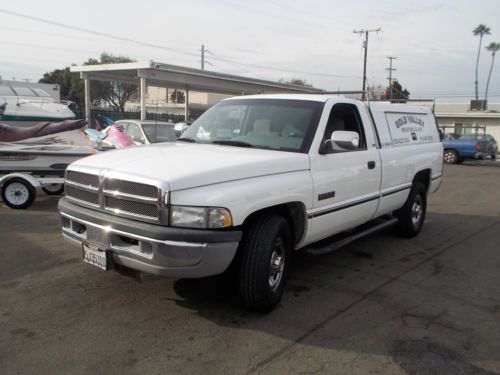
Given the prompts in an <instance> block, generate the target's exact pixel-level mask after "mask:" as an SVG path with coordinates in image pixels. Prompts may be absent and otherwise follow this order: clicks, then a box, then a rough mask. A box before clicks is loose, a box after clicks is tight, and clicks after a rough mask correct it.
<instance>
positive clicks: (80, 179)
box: [66, 171, 99, 188]
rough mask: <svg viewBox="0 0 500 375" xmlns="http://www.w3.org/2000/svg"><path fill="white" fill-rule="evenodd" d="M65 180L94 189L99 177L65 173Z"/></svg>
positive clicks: (73, 172)
mask: <svg viewBox="0 0 500 375" xmlns="http://www.w3.org/2000/svg"><path fill="white" fill-rule="evenodd" d="M66 179H67V180H69V181H72V182H76V183H77V184H81V185H87V186H92V187H95V188H97V187H99V176H96V175H92V174H87V173H81V172H75V171H67V172H66Z"/></svg>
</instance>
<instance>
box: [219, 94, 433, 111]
mask: <svg viewBox="0 0 500 375" xmlns="http://www.w3.org/2000/svg"><path fill="white" fill-rule="evenodd" d="M238 99H284V100H286V99H288V100H307V101H313V102H322V103H325V102H327V101H328V100H332V99H333V100H342V101H345V102H346V103H355V102H356V103H357V102H360V100H356V99H349V98H346V97H343V96H340V95H335V94H260V95H243V96H233V97H231V98H227V99H224V101H227V100H238ZM363 103H365V104H367V105H368V102H366V101H365V102H363ZM369 105H370V108H371V109H372V110H375V111H384V112H387V111H389V112H394V111H396V112H397V111H398V109H400V110H401V111H404V112H408V111H414V112H416V113H429V112H431V111H430V108H428V107H425V106H416V105H408V104H401V103H390V102H378V101H377V102H373V101H370V102H369Z"/></svg>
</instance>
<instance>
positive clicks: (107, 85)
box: [83, 52, 137, 112]
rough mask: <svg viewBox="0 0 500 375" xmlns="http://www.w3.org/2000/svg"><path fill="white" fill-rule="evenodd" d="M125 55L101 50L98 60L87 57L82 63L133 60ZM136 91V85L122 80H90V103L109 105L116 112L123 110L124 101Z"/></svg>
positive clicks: (92, 63)
mask: <svg viewBox="0 0 500 375" xmlns="http://www.w3.org/2000/svg"><path fill="white" fill-rule="evenodd" d="M134 61H135V60H132V59H131V58H129V57H126V56H114V55H112V54H110V53H107V52H103V53H102V54H101V56H100V60H96V59H92V58H91V59H88V60H87V61H86V62H85V63H84V64H83V65H98V64H121V63H127V62H134ZM136 91H137V85H132V84H129V83H123V82H105V81H92V84H91V85H90V97H91V104H92V106H94V107H100V106H109V107H111V108H112V109H113V110H115V111H117V112H125V103H126V102H127V101H128V100H129V99H130V97H131V96H132V95H133V94H134V93H135V92H136Z"/></svg>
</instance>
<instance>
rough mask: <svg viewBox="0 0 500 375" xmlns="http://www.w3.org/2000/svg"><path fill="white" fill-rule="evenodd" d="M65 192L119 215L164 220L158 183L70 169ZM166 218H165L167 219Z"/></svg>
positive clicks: (90, 204) (147, 219)
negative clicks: (112, 177)
mask: <svg viewBox="0 0 500 375" xmlns="http://www.w3.org/2000/svg"><path fill="white" fill-rule="evenodd" d="M65 192H66V196H67V197H68V199H72V200H74V201H75V202H76V203H79V204H82V205H84V206H85V205H88V206H92V207H94V208H98V209H100V210H101V211H106V212H110V213H112V214H114V215H117V216H124V217H133V218H137V219H139V220H144V221H152V222H155V223H159V222H162V221H163V220H162V219H163V215H162V211H161V209H160V208H161V205H160V203H161V198H160V197H161V191H160V189H159V188H158V187H156V186H153V185H148V184H143V183H139V182H132V181H124V180H119V179H111V178H109V179H108V178H104V179H100V177H99V176H97V175H92V174H87V173H81V172H75V171H67V173H66V184H65ZM165 220H166V219H165Z"/></svg>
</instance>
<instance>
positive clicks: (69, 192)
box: [64, 185, 99, 206]
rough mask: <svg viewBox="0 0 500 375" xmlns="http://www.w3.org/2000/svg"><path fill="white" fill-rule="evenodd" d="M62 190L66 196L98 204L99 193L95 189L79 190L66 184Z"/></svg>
mask: <svg viewBox="0 0 500 375" xmlns="http://www.w3.org/2000/svg"><path fill="white" fill-rule="evenodd" d="M64 191H65V193H66V196H68V197H70V198H72V199H78V200H79V201H83V202H86V203H90V204H92V205H95V206H98V205H99V193H98V192H97V191H95V192H94V191H86V190H81V189H78V188H76V187H74V186H71V185H69V186H68V185H66V186H65V189H64Z"/></svg>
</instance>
